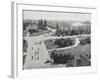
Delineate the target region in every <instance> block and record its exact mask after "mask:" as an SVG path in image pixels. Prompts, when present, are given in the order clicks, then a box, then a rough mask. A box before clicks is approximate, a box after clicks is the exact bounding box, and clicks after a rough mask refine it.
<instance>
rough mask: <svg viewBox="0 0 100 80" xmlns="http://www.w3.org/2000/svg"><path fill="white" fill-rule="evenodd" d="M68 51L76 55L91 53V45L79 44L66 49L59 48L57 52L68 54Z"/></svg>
mask: <svg viewBox="0 0 100 80" xmlns="http://www.w3.org/2000/svg"><path fill="white" fill-rule="evenodd" d="M67 52H71V53H72V54H74V55H75V56H79V55H81V54H82V55H84V54H91V45H90V44H87V45H78V46H77V47H74V48H70V49H65V50H59V51H57V52H56V53H57V54H67Z"/></svg>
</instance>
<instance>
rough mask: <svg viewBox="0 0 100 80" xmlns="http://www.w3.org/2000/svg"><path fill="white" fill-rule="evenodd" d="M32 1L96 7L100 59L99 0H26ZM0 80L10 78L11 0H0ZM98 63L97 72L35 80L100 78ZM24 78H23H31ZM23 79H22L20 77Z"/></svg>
mask: <svg viewBox="0 0 100 80" xmlns="http://www.w3.org/2000/svg"><path fill="white" fill-rule="evenodd" d="M27 1H32V2H33V3H34V4H35V3H37V4H53V5H65V6H67V5H74V6H86V7H89V6H92V7H97V14H98V15H97V20H98V24H97V26H95V27H96V28H97V32H96V33H97V35H95V38H96V40H97V42H98V44H97V45H96V46H95V47H97V55H98V61H100V58H99V56H100V51H99V48H100V35H99V34H100V23H99V21H100V15H99V14H100V0H27ZM0 25H1V26H0V80H11V78H10V70H11V69H10V67H11V66H10V64H11V61H10V60H11V0H1V2H0ZM99 66H100V63H99V62H98V72H97V73H89V74H87V73H86V74H72V75H71V74H69V75H62V76H46V77H40V78H39V77H38V78H35V80H53V79H54V80H100V77H99V75H100V69H99ZM33 79H34V78H32V79H25V80H33ZM22 80H23V79H22Z"/></svg>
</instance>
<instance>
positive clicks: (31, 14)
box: [24, 11, 91, 21]
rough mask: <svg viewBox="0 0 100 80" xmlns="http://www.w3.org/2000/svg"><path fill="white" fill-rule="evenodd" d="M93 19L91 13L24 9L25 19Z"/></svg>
mask: <svg viewBox="0 0 100 80" xmlns="http://www.w3.org/2000/svg"><path fill="white" fill-rule="evenodd" d="M41 18H42V19H46V20H73V21H87V20H89V21H91V14H82V13H81V14H80V13H58V12H44V11H24V19H31V20H37V19H41Z"/></svg>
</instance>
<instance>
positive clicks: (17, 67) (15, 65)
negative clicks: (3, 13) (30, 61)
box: [11, 2, 97, 78]
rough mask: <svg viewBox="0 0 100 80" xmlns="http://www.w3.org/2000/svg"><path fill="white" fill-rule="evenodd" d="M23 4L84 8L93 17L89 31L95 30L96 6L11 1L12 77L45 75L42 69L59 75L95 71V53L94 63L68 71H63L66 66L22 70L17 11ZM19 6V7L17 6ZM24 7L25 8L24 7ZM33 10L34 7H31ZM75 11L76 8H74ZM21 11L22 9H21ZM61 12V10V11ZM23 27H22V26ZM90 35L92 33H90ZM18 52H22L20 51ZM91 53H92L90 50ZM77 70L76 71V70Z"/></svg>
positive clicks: (68, 69)
mask: <svg viewBox="0 0 100 80" xmlns="http://www.w3.org/2000/svg"><path fill="white" fill-rule="evenodd" d="M23 6H32V7H34V6H37V7H38V6H43V7H50V8H53V7H54V8H62V9H68V8H70V9H77V8H78V9H84V10H86V12H88V10H89V11H90V12H89V13H90V14H92V15H91V17H93V19H94V20H93V19H92V20H93V21H92V24H91V25H92V26H91V32H94V31H95V30H94V28H93V26H96V8H86V7H71V6H55V5H39V4H26V3H17V2H13V3H12V7H13V8H12V14H13V18H12V34H13V35H12V44H13V45H12V54H11V58H12V62H11V63H12V65H11V66H12V70H11V76H12V77H13V78H17V77H29V76H30V75H31V77H32V76H41V75H47V74H43V73H40V72H41V71H43V72H46V73H47V72H48V74H50V75H52V74H53V75H57V74H58V75H59V74H60V75H61V74H65V75H66V74H67V73H68V74H69V73H84V72H96V70H97V66H96V54H93V56H94V57H93V58H94V59H93V60H92V61H93V62H94V65H92V67H84V68H83V67H80V68H79V67H74V68H67V71H68V72H65V71H66V70H65V69H66V68H63V69H62V68H59V69H58V68H57V69H55V68H53V69H52V68H49V69H48V70H47V69H41V70H40V69H32V71H31V70H25V71H23V70H21V69H22V66H21V64H19V62H21V63H22V60H21V59H22V58H21V57H22V56H21V55H19V53H20V51H19V50H21V49H22V48H21V49H20V47H19V43H21V45H22V41H20V40H19V38H20V37H22V35H21V36H19V33H20V32H21V31H22V29H19V24H18V23H19V18H20V19H22V18H21V15H20V16H19V12H20V11H21V7H23ZM19 7H20V8H19ZM24 9H25V8H24ZM33 10H34V9H33ZM46 11H47V10H46ZM75 11H76V10H75ZM21 12H22V11H21ZM61 12H62V11H61ZM22 28H23V27H22ZM22 33H23V32H22ZM91 35H92V34H91ZM93 35H95V33H94V34H93ZM91 39H92V42H93V41H94V37H93V36H91ZM94 45H95V43H94V44H93V45H91V48H92V46H94ZM95 50H96V49H94V51H93V52H95ZM20 54H22V53H20ZM91 54H92V51H91ZM83 69H84V71H83ZM77 70H78V71H77ZM34 72H36V73H37V74H33V73H34ZM38 73H39V75H38ZM28 74H30V75H28Z"/></svg>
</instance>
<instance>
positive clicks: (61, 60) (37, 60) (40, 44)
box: [22, 10, 91, 70]
mask: <svg viewBox="0 0 100 80" xmlns="http://www.w3.org/2000/svg"><path fill="white" fill-rule="evenodd" d="M22 17H23V19H22V25H23V32H22V36H23V40H22V41H23V53H22V54H23V55H22V61H23V64H22V68H23V70H26V69H36V68H63V67H66V68H69V67H85V66H91V13H83V12H63V11H45V10H23V12H22Z"/></svg>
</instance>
